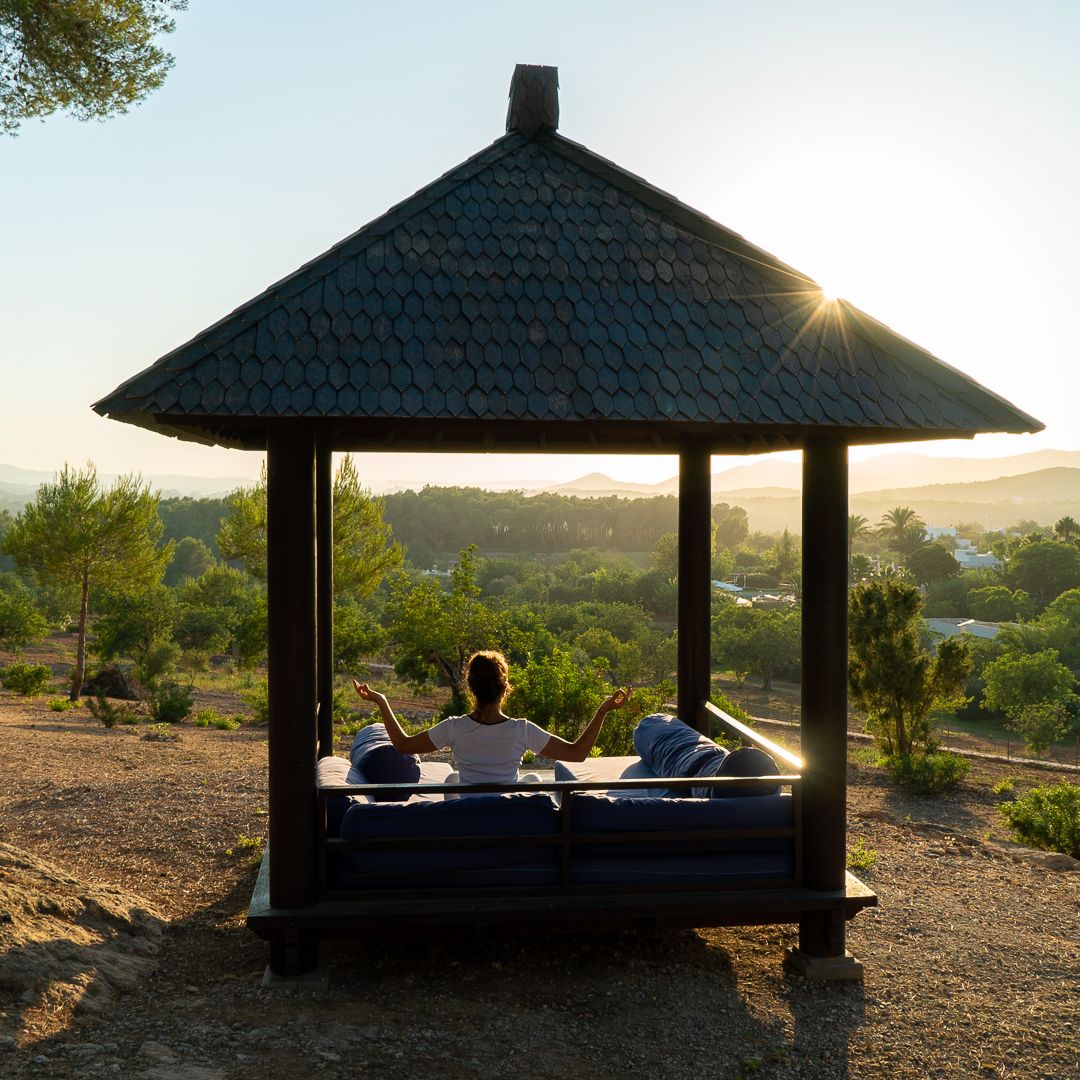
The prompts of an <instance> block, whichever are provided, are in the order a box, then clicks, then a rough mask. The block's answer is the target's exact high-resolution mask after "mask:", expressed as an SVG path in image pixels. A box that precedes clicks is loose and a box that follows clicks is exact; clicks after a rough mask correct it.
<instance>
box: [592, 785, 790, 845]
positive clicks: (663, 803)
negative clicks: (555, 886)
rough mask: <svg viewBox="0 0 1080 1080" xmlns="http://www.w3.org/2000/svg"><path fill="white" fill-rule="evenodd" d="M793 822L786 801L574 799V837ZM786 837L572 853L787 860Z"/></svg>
mask: <svg viewBox="0 0 1080 1080" xmlns="http://www.w3.org/2000/svg"><path fill="white" fill-rule="evenodd" d="M794 820H795V810H794V800H793V799H792V797H791V796H790V795H774V796H773V797H772V798H767V799H763V798H730V799H664V798H659V799H619V798H615V797H612V796H610V795H575V796H574V804H573V829H574V832H575V833H594V834H595V833H605V834H618V833H639V832H690V831H692V830H696V829H697V830H702V831H706V830H711V829H788V828H791V827H792V825H793V823H794ZM793 850H794V844H793V841H792V838H791V837H790V836H744V837H723V836H721V837H711V838H703V839H695V838H693V837H692V836H691V837H680V838H678V839H677V840H674V839H673V840H664V841H661V840H658V841H640V840H632V841H628V842H626V843H621V844H620V843H610V842H605V841H599V840H598V841H597V843H595V844H581V845H578V846H577V847H575V851H574V855H575V858H578V857H582V858H584V857H590V856H591V857H596V856H606V857H615V858H631V857H644V856H662V857H664V858H667V857H670V856H674V855H705V854H710V853H712V854H738V853H748V852H752V853H756V854H761V853H782V854H787V855H790V854H791V852H792V851H793Z"/></svg>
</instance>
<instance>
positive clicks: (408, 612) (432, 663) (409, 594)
mask: <svg viewBox="0 0 1080 1080" xmlns="http://www.w3.org/2000/svg"><path fill="white" fill-rule="evenodd" d="M476 561H477V560H476V552H475V550H474V549H472V548H467V549H466V550H465V551H463V552H461V555H460V556H459V559H458V563H457V565H456V566H455V567H454V569H453V570H452V571H451V575H450V585H449V588H445V587H444V586H443V585H442V583H441V582H440V581H438V580H437V579H435V578H422V579H421V580H419V581H411V580H410V579H409V578H407V577H406V576H405V575H400V576H399V577H398V579H397V580H396V581H395V582H394V583H393V584H392V585H391V596H390V604H389V611H388V615H389V621H390V637H391V642H392V644H393V645H394V646H395V653H396V659H395V662H394V670H395V671H396V672H397V674H398V675H399V676H400V677H401V678H403V679H406V680H408V681H409V682H411V683H413V684H414V685H416V686H424V685H426V684H428V683H432V682H434V683H436V684H438V685H440V686H447V687H449V688H450V694H451V701H450V709H451V711H456V712H464V711H466V707H467V706H466V703H467V698H468V695H467V690H466V682H465V669H466V665H467V663H468V659H469V657H470V656H471V655H472V653H474V652H476V651H477V650H478V649H503V650H506V649H508V648H509V646H510V638H511V634H510V629H509V623H508V620H507V619H506V617H505V616H504V614H503V613H502V612H501V611H500V610H498V609H496V608H494V607H491V606H489V605H488V604H486V603H484V601H483V599H482V598H481V596H480V586H479V585H478V584H477V583H476Z"/></svg>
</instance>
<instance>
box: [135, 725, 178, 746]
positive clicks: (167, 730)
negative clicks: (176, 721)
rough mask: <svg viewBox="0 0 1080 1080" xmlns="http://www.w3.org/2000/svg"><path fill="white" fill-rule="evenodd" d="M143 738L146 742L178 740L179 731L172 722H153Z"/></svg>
mask: <svg viewBox="0 0 1080 1080" xmlns="http://www.w3.org/2000/svg"><path fill="white" fill-rule="evenodd" d="M143 738H144V739H146V741H147V742H179V741H180V732H179V731H176V730H175V729H174V728H173V726H172V724H154V725H153V727H151V728H150V729H149V730H148V731H147V732H146V734H145V735H143Z"/></svg>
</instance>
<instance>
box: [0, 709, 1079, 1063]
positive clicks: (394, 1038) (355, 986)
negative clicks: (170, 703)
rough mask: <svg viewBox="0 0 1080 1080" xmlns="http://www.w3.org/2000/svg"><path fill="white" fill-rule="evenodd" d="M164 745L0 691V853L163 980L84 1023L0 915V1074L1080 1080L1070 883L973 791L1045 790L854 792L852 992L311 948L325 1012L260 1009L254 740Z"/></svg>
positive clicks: (724, 942)
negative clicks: (8, 942) (36, 868)
mask: <svg viewBox="0 0 1080 1080" xmlns="http://www.w3.org/2000/svg"><path fill="white" fill-rule="evenodd" d="M178 731H179V733H180V738H179V739H177V740H174V741H158V740H153V739H147V738H145V737H144V736H145V735H146V734H147V728H146V726H145V725H144V726H141V727H117V728H114V729H112V730H106V729H105V728H103V727H102V726H101V725H100V724H98V723H97V722H96V721H95V720H94V719H93V718H92V717H91V716H90V715H89V713H88V712H87V711H86V710H85V709H79V710H76V711H73V712H66V713H54V712H50V711H49V710H48V708H47V706H46V704H45V701H44V699H35V700H26V699H22V698H16V697H14V696H12V695H10V694H8V693H7V692H4V691H0V777H2V778H3V779H2V780H0V843H4V844H8V845H12V846H13V847H14V848H15V849H17V850H19V851H23V852H27V853H32V854H33V855H34V856H36V857H38V858H41V859H45V860H48V862H50V863H52V864H55V867H57V868H59V872H60V873H62V874H64V875H69V877H68V878H67V879H65V880H67V881H68V882H69V884H68V886H66V887H67V888H70V889H71V890H74V891H75V892H79V891H80V890H81V892H80V895H82V896H83V907H82V908H81V909H79V910H80V911H84V912H85V911H89V912H93V911H98V910H100V907H101V902H100V901H99V900H96V899H94V897H95V896H97V895H98V894H97V893H94V892H93V889H109V888H112V889H114V890H115V889H122V890H123V892H124V897H123V899H124V900H125V902H128V903H130V904H131V905H133V908H138V909H139V911H140V912H141V914H139V915H138V916H137V918H138V919H141V920H143V922H144V923H145V922H147V921H153V922H155V925H160V928H161V933H160V935H159V938H155V939H154V940H153V941H152V943H151V944H147V945H146V946H145V950H144V951H150V952H152V954H153V956H154V957H155V958H156V969H153V970H149V969H148V970H146V971H144V972H142V973H141V974H140V975H139V976H138V978H137V979H135V980H134V982H133V985H129V986H127V988H126V989H125V988H124V987H120V988H119V989H118V990H117V993H116V994H115V996H114V997H113V998H112V1000H111V1002H110V1003H109V1004H107V1005H104V1006H103V1005H101V998H100V996H99V998H98V1003H97V1004H96V1005H94V1006H93V1007H89V1002H90V999H91V998H92V995H91V996H90V997H89V998H86V1000H85V1001H84V1000H83V998H84V997H86V995H82V996H80V993H81V992H78V988H79V987H80V986H81V987H84V988H85V986H86V984H87V983H88V982H90V983H92V982H93V980H94V979H95V978H98V977H99V974H98V968H97V967H96V966H95V965H94V963H93V949H89V951H87V950H85V949H84V951H82V952H79V953H77V954H76V953H72V954H71V955H72V956H73V957H76V959H77V963H76V964H75V966H76V967H77V968H78V969H79V970H78V971H77V972H75V974H74V975H73V977H72V978H71V979H69V982H68V984H67V985H66V986H65V985H61V984H60V983H58V982H54V983H51V984H50V983H48V982H47V981H45V982H44V983H43V984H40V985H36V986H31V987H27V986H26V984H25V981H23V982H19V980H18V979H17V978H15V975H14V974H13V972H14V970H15V967H14V964H13V955H12V952H11V950H9V949H7V948H6V946H5V944H4V943H5V938H4V932H5V930H6V929H7V928H8V927H7V922H8V921H10V920H5V912H4V911H3V910H0V1075H2V1076H5V1077H12V1078H22V1077H109V1076H123V1077H129V1076H132V1077H141V1078H144V1080H166V1078H168V1080H223V1078H229V1080H233V1078H236V1080H240V1078H261V1077H270V1076H275V1077H292V1076H306V1075H309V1074H314V1075H319V1076H325V1077H369V1076H370V1077H379V1078H380V1080H382V1078H388V1080H393V1078H397V1077H402V1078H405V1077H408V1078H410V1080H417V1078H420V1080H423V1078H427V1077H478V1078H497V1077H507V1076H517V1075H520V1076H526V1077H538V1078H553V1080H554V1078H559V1077H577V1078H586V1080H588V1078H601V1077H616V1076H620V1077H621V1076H625V1075H637V1076H641V1077H649V1078H653V1077H656V1078H663V1077H750V1076H754V1077H822V1078H834V1077H848V1076H851V1077H880V1076H890V1077H901V1078H902V1077H912V1078H914V1077H919V1078H922V1077H957V1076H961V1077H965V1076H980V1077H1045V1078H1051V1077H1053V1078H1062V1077H1073V1076H1075V1077H1080V910H1078V909H1080V873H1077V872H1076V869H1075V868H1076V866H1077V865H1078V864H1076V863H1075V862H1070V860H1067V859H1061V858H1058V859H1056V860H1055V859H1053V858H1048V857H1047V856H1045V855H1043V854H1037V853H1031V852H1027V851H1026V850H1024V849H1019V848H1017V847H1015V846H1013V845H1009V844H1007V843H1005V842H1004V841H1005V833H1004V831H1003V829H1002V827H1001V824H1000V822H999V815H998V813H997V811H996V808H995V804H996V803H997V802H998V801H999V799H1000V797H999V796H995V795H994V793H993V790H992V786H993V785H994V784H995V783H996V782H997V781H999V780H1000V779H1002V778H1004V777H1007V776H1008V777H1013V778H1015V780H1016V784H1017V789H1018V790H1023V788H1024V787H1025V786H1030V785H1031V784H1034V783H1045V782H1047V781H1049V780H1054V779H1058V778H1059V777H1058V776H1056V775H1055V774H1053V773H1044V772H1040V773H1038V774H1033V775H1026V774H1025V773H1024V772H1023V770H1022V769H1020V768H1018V767H1016V766H1004V765H995V764H993V763H982V762H980V763H978V764H977V765H976V767H975V770H974V771H973V773H972V776H971V778H970V779H969V781H968V782H966V783H965V784H964V785H963V786H962V787H961V789H960V790H959V791H958V792H957V793H956V794H954V795H951V796H949V797H947V798H943V799H936V800H927V799H919V798H913V797H906V796H901V795H899V794H897V793H896V791H895V790H894V789H892V788H891V786H890V785H888V784H887V783H886V782H885V780H884V778H883V776H882V774H881V773H880V772H879V771H878V770H876V769H873V768H869V767H859V766H855V765H853V766H852V768H851V773H850V778H849V784H850V786H849V792H850V798H849V831H850V843H851V844H852V845H855V844H859V843H860V842H861V846H862V848H863V849H864V850H866V851H867V852H868V857H872V859H873V865H872V866H871V867H870V868H869V869H866V870H863V871H860V876H861V877H862V878H863V880H865V881H866V882H867V883H868V884H869V885H871V887H873V888H874V889H875V891H876V892H877V893H878V895H879V897H880V906H879V907H878V908H877V909H871V910H868V911H865V912H863V913H862V914H860V915H859V916H858V917H857V918H856V919H855V920H854V921H853V922H852V923H850V924H849V948H850V949H851V951H852V952H853V953H854V954H855V955H856V956H857V957H858V958H859V959H860V960H861V961H862V962H863V963H864V964H865V973H866V975H865V983H864V985H862V986H858V985H854V986H828V985H825V986H821V985H809V984H807V983H805V982H803V981H802V980H800V979H799V978H797V977H795V976H792V975H789V974H785V973H784V971H783V969H782V967H781V959H782V955H783V951H784V948H785V947H786V946H787V945H790V944H793V943H794V941H795V933H794V930H793V928H791V927H765V928H752V929H722V930H704V931H684V932H674V933H661V934H648V935H643V934H638V935H602V934H596V935H589V936H576V937H566V938H558V939H550V938H546V937H540V936H536V937H532V938H520V937H519V938H516V939H511V940H502V939H480V940H476V939H468V940H465V939H462V938H458V937H451V936H447V935H444V936H441V937H437V938H434V939H432V938H431V937H429V936H427V935H424V934H423V933H422V932H418V934H417V937H416V939H415V940H412V941H408V942H405V943H388V942H384V941H380V940H370V941H364V940H360V941H354V942H340V943H331V944H328V945H326V946H325V947H324V956H325V960H326V964H327V967H328V970H329V989H327V990H320V991H310V990H297V989H294V990H286V991H266V990H262V989H261V988H260V979H261V977H262V974H263V970H264V967H265V964H266V960H267V953H266V949H265V946H264V945H263V944H262V943H261V942H260V941H258V940H257V939H256V938H255V937H254V936H253V935H251V934H250V933H249V932H248V931H247V930H246V929H245V927H244V925H243V920H244V913H245V910H246V907H247V903H248V901H249V899H250V894H251V887H252V883H253V878H254V864H255V861H256V859H257V853H258V840H259V838H261V837H262V836H263V835H264V834H265V828H266V737H265V730H263V729H259V728H251V727H243V728H241V729H239V730H237V731H231V732H229V731H217V730H213V729H196V728H194V727H192V726H191V725H190V724H183V725H180V726H179V728H178ZM1066 775H1067V776H1068V778H1069V779H1074V780H1075V775H1074V774H1071V775H1070V774H1063V777H1064V776H1066ZM1054 867H1061V868H1054ZM1070 867H1071V868H1070ZM42 888H44V886H42ZM110 895H111V894H110ZM42 903H44V904H45V909H48V906H49V899H48V898H47V897H44V898H42ZM0 906H2V904H0ZM38 907H39V908H41V904H39V905H38ZM40 913H41V912H40V911H39V912H38V914H40ZM45 913H46V914H48V910H46V912H45ZM9 914H10V913H9ZM81 918H83V916H81V915H78V914H76V916H75V917H74V922H78V921H79V919H81ZM17 921H18V920H17V919H16V922H17ZM69 924H70V925H74V923H73V922H71V921H70V920H69ZM109 925H110V926H113V927H114V929H113V930H112V931H110V932H111V933H114V934H115V935H117V936H119V937H123V936H124V934H128V935H129V936H130V935H132V934H133V933H134V931H133V930H132V927H131V926H128V927H126V928H125V926H124V925H122V924H121V922H120V921H119V916H116V917H115V918H114V919H113V920H112V922H111V923H109ZM61 944H63V943H61ZM121 944H123V943H121ZM104 947H105V946H104V945H102V946H101V948H104ZM61 951H63V950H61ZM73 962H74V961H73ZM151 967H152V965H151ZM102 970H104V966H102ZM100 977H104V976H100ZM72 987H75V991H73V990H72Z"/></svg>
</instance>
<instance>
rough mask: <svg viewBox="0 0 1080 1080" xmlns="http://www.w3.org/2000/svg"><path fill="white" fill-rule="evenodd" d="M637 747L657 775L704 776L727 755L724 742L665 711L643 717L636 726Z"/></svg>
mask: <svg viewBox="0 0 1080 1080" xmlns="http://www.w3.org/2000/svg"><path fill="white" fill-rule="evenodd" d="M634 749H635V750H637V752H638V755H639V756H640V757H641V760H642V761H644V762H645V764H646V765H647V766H648V767H649V769H650V770H651V771H652V773H653V775H654V776H701V775H702V774H703V773H704V771H705V770H706V769H709V770H713V769H717V768H719V767H720V765H721V764H722V763H723V761H724V758H726V757H727V751H726V750H725V749H724V748H723V747H722V746H717V745H716V743H714V742H713V741H712V739H709V738H706V736H704V735H702V734H701V733H700V732H698V731H695V730H694V729H693V728H692V727H690V725H689V724H684V723H683V722H682V721H681V720H680V719H679V718H678V717H675V716H668V715H666V714H665V713H653V714H652V715H651V716H645V717H642V719H641V720H640V721H639V722H638V726H637V727H636V728H635V729H634ZM705 775H709V776H711V775H713V773H712V772H711V771H710V772H708V773H706V774H705ZM678 794H680V795H685V794H686V792H685V791H679V792H678Z"/></svg>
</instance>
